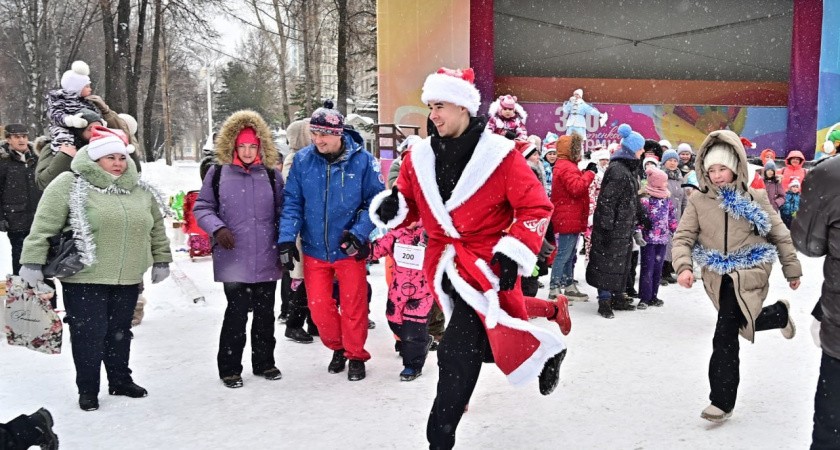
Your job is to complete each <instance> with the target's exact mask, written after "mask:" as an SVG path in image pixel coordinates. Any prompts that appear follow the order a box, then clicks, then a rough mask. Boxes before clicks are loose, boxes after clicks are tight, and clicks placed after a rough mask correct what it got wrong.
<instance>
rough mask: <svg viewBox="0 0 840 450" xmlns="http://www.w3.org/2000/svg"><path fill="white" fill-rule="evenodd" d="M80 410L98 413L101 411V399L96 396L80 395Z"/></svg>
mask: <svg viewBox="0 0 840 450" xmlns="http://www.w3.org/2000/svg"><path fill="white" fill-rule="evenodd" d="M79 408H81V409H82V411H96V410H97V409H99V398H98V397H97V396H96V394H79Z"/></svg>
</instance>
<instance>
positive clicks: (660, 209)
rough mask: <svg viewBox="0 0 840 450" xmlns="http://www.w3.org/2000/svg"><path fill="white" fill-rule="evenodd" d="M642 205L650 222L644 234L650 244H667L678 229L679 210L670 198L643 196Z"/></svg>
mask: <svg viewBox="0 0 840 450" xmlns="http://www.w3.org/2000/svg"><path fill="white" fill-rule="evenodd" d="M641 201H642V207H643V208H644V211H645V214H646V215H647V217H648V219H650V223H651V224H652V225H653V226H652V227H651V229H650V230H645V231H644V233H643V236H644V238H645V242H647V243H648V244H667V243H668V242H670V241H671V236H672V235H673V234H674V232H676V231H677V225H678V222H677V212H676V210H674V204H673V203H672V202H671V199H670V198H656V197H642V198H641Z"/></svg>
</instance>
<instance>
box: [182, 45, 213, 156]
mask: <svg viewBox="0 0 840 450" xmlns="http://www.w3.org/2000/svg"><path fill="white" fill-rule="evenodd" d="M185 50H186V51H187V52H189V53H192V55H193V56H195V57H196V58H198V60H199V61H201V63H202V64H203V66H202V67H201V71H200V72H199V76H202V77H204V79H205V80H207V142H213V91H212V89H211V87H210V71H209V68H210V60H209V58H208V59H205V58H202V57H201V56H200V55H199V54H198V53H196V52H194V51H192V50H191V49H189V48H185Z"/></svg>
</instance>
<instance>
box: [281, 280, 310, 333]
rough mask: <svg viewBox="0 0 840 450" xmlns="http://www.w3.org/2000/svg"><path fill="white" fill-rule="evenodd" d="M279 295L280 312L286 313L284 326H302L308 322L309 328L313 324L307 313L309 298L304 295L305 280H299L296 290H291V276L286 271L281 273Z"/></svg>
mask: <svg viewBox="0 0 840 450" xmlns="http://www.w3.org/2000/svg"><path fill="white" fill-rule="evenodd" d="M280 297H281V298H282V299H283V300H282V302H283V305H281V307H280V313H281V314H283V313H284V312H285V313H286V317H287V318H286V328H303V324H304V323H308V324H309V327H310V329H311V328H313V327H314V326H315V324H314V323H313V322H312V316H311V315H310V314H309V299H308V298H307V296H306V282H305V281H301V283H300V285H299V286H298V288H297V290H296V291H293V290H292V278H291V277H289V273H288V272H284V273H283V280H282V281H281V282H280Z"/></svg>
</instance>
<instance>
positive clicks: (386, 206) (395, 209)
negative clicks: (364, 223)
mask: <svg viewBox="0 0 840 450" xmlns="http://www.w3.org/2000/svg"><path fill="white" fill-rule="evenodd" d="M399 193H400V191H399V189H397V187H396V186H394V187H392V188H391V195H389V196H388V197H386V198H385V200H382V203H381V204H380V205H379V208H378V209H377V210H376V215H378V216H379V220H381V221H382V222H385V223H388V222H389V221H390V220H391V219H393V218H394V217H397V214H399V212H400V197H399V195H398V194H399Z"/></svg>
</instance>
